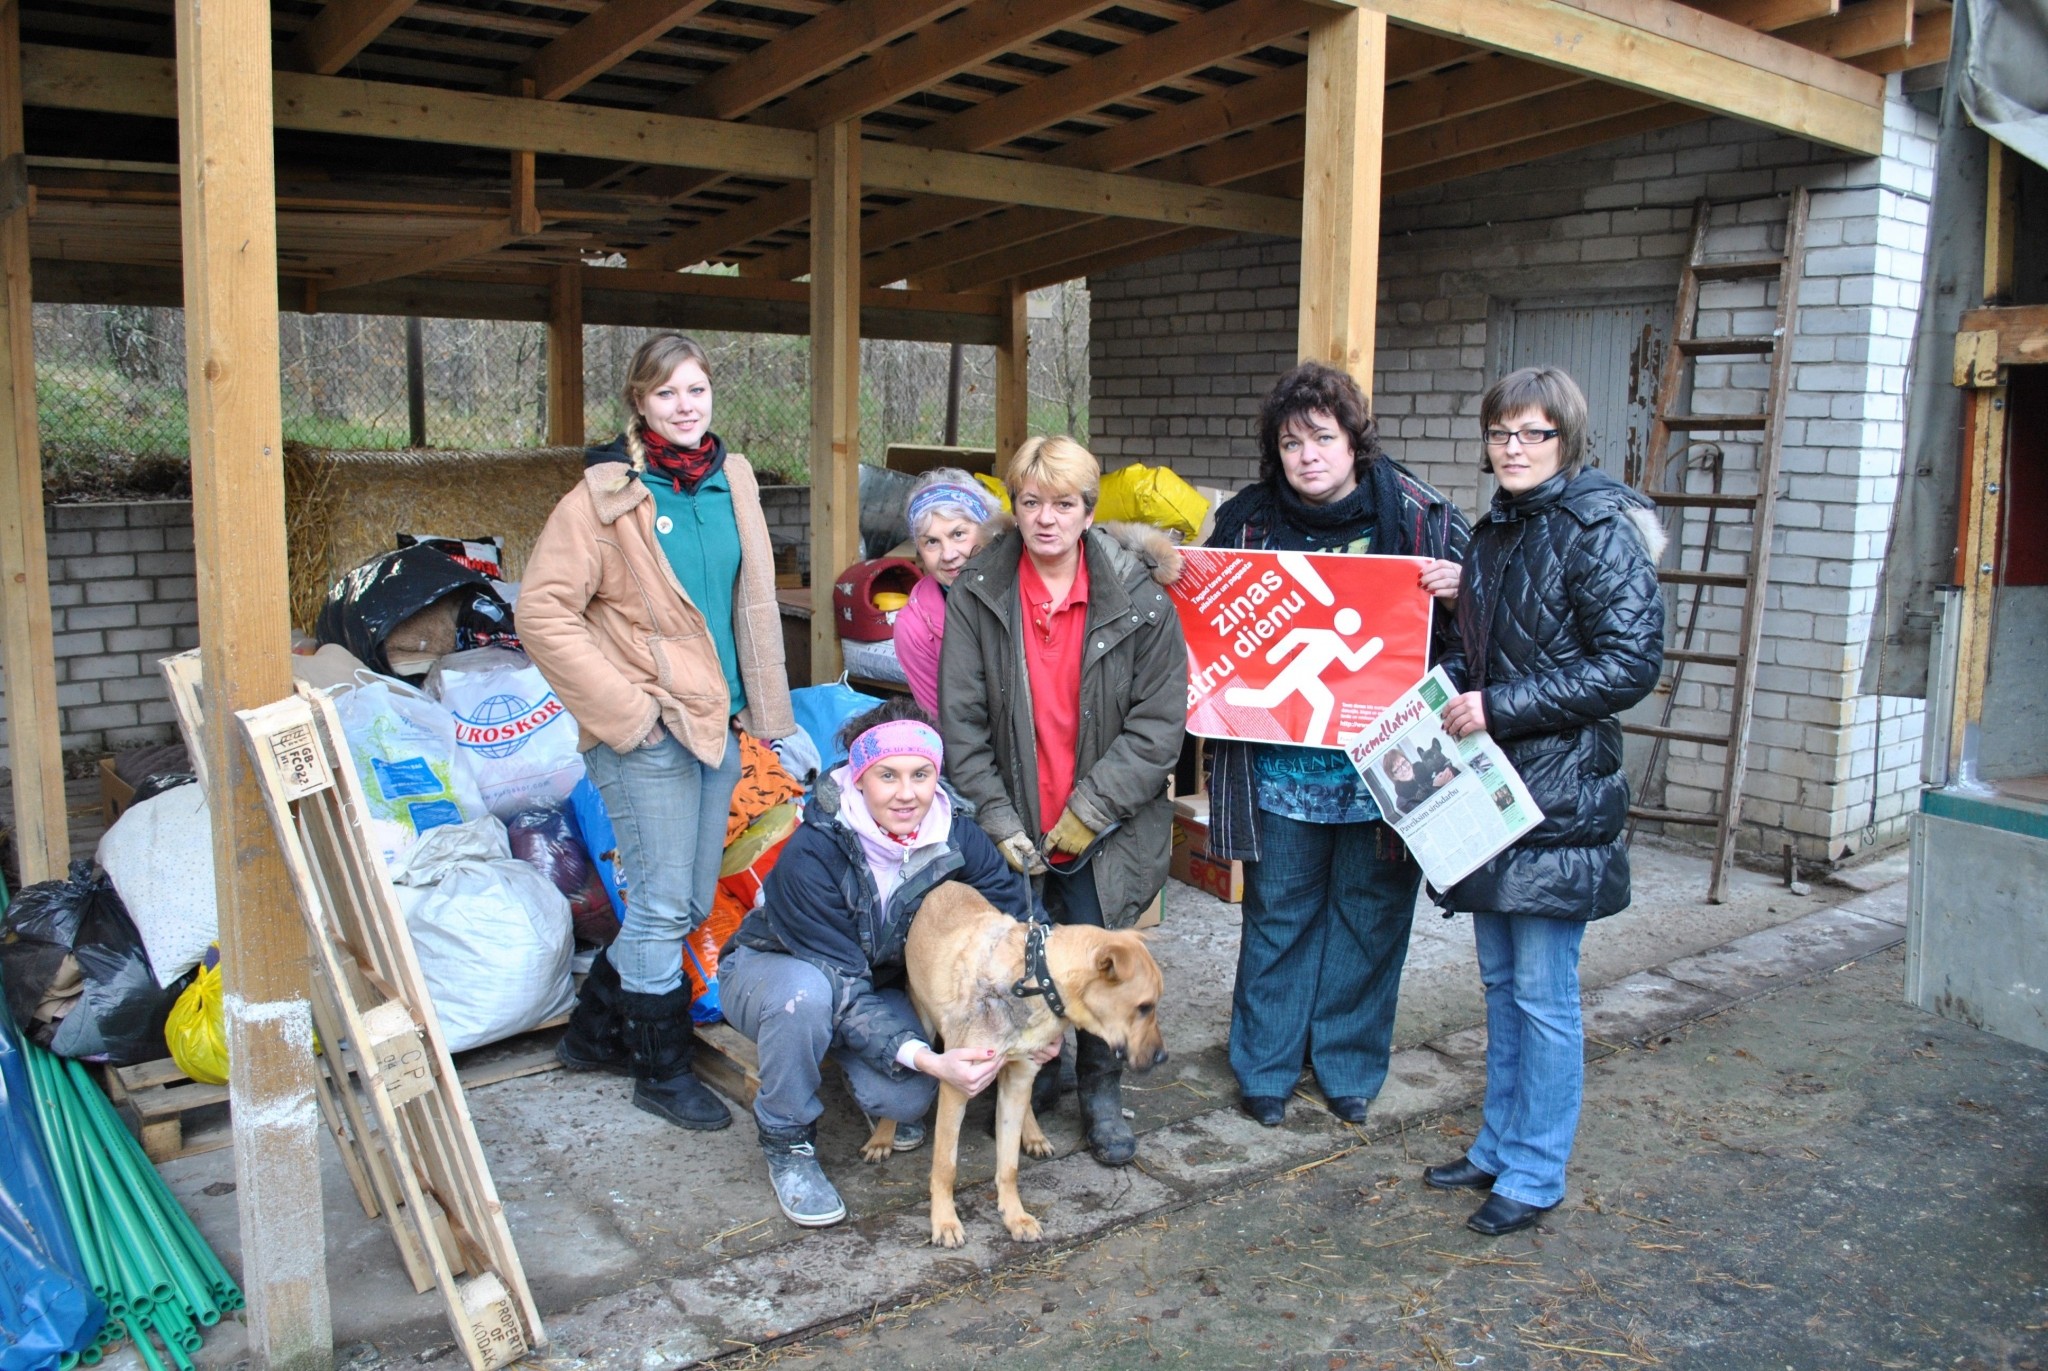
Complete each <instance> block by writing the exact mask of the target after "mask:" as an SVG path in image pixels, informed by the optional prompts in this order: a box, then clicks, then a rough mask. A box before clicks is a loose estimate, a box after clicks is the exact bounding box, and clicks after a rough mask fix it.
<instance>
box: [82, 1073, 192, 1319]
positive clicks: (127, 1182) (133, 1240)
mask: <svg viewBox="0 0 2048 1371" xmlns="http://www.w3.org/2000/svg"><path fill="white" fill-rule="evenodd" d="M65 1067H66V1068H67V1070H68V1071H69V1072H70V1075H71V1081H72V1088H73V1091H74V1093H75V1094H76V1097H77V1098H78V1100H79V1101H80V1103H81V1105H82V1106H83V1112H84V1114H85V1117H86V1122H87V1126H88V1127H89V1128H90V1129H91V1130H92V1132H93V1133H94V1134H95V1135H96V1137H97V1141H98V1143H99V1146H100V1150H101V1152H102V1153H104V1154H105V1155H106V1157H107V1159H108V1160H109V1161H111V1162H112V1163H113V1165H112V1167H111V1168H110V1170H111V1171H112V1173H113V1174H112V1175H111V1176H110V1177H109V1178H108V1182H109V1183H108V1184H107V1186H106V1189H107V1192H108V1197H109V1200H110V1204H109V1208H110V1209H111V1210H112V1211H113V1212H114V1214H115V1216H116V1222H117V1225H118V1226H117V1227H116V1229H115V1237H116V1240H117V1242H120V1243H124V1244H126V1245H127V1247H128V1249H129V1252H130V1255H131V1257H132V1259H133V1261H134V1265H135V1269H136V1274H137V1275H138V1276H139V1277H141V1278H142V1279H143V1280H145V1281H147V1282H148V1286H147V1291H148V1295H149V1301H150V1304H151V1305H152V1306H155V1305H158V1304H161V1303H163V1302H164V1301H166V1300H168V1299H170V1298H171V1294H172V1289H173V1287H172V1281H171V1275H170V1271H169V1269H168V1268H169V1262H168V1261H167V1260H166V1255H165V1253H164V1252H163V1250H162V1248H161V1247H160V1246H159V1245H158V1243H157V1242H156V1241H155V1232H156V1226H155V1225H153V1224H151V1223H150V1222H149V1214H148V1207H149V1206H148V1201H147V1198H146V1197H147V1196H148V1195H149V1190H150V1187H149V1183H148V1181H145V1180H144V1179H143V1177H141V1176H140V1175H138V1174H137V1172H136V1163H135V1161H134V1159H133V1158H132V1157H131V1156H130V1155H129V1153H128V1151H127V1149H126V1148H124V1147H123V1146H122V1145H121V1144H122V1142H123V1141H124V1140H129V1139H128V1130H127V1129H125V1128H123V1127H122V1126H121V1121H120V1120H119V1119H117V1118H115V1117H114V1111H113V1106H111V1105H109V1104H108V1103H107V1102H106V1098H105V1097H104V1096H102V1095H100V1093H99V1088H98V1087H97V1086H95V1085H93V1084H92V1081H91V1079H90V1078H89V1077H87V1076H86V1074H85V1069H84V1068H83V1067H81V1066H80V1065H79V1064H78V1063H77V1062H66V1063H65ZM155 1171H156V1168H154V1167H151V1168H150V1175H151V1178H152V1179H155V1180H156V1181H157V1183H158V1184H162V1181H161V1178H158V1177H156V1175H155ZM128 1293H129V1295H130V1296H131V1298H132V1297H133V1296H134V1295H136V1294H138V1293H141V1292H140V1291H139V1290H138V1289H136V1288H133V1287H131V1288H130V1290H129V1292H128Z"/></svg>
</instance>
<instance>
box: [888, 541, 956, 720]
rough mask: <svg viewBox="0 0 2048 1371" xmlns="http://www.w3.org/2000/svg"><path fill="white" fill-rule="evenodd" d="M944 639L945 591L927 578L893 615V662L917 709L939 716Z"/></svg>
mask: <svg viewBox="0 0 2048 1371" xmlns="http://www.w3.org/2000/svg"><path fill="white" fill-rule="evenodd" d="M945 636H946V592H945V591H944V590H943V589H941V588H940V586H939V583H938V581H937V579H936V578H934V577H931V576H927V577H925V578H924V579H923V580H921V581H919V582H918V583H917V584H916V585H915V586H913V587H911V591H910V603H909V604H907V605H905V606H903V608H902V609H901V610H900V611H898V613H897V615H896V660H897V662H898V663H899V664H900V665H901V666H902V667H903V674H904V675H905V676H907V677H909V678H910V695H911V698H912V699H914V700H916V701H917V707H918V708H919V709H921V710H923V711H924V712H925V713H927V714H929V715H931V716H932V717H933V718H934V719H936V718H938V717H939V644H940V643H941V642H942V641H944V639H945Z"/></svg>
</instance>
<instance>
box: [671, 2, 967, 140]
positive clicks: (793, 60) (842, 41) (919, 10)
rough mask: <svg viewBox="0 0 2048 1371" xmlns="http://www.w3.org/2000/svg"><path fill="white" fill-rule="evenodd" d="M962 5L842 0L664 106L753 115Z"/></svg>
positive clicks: (702, 113) (711, 115)
mask: <svg viewBox="0 0 2048 1371" xmlns="http://www.w3.org/2000/svg"><path fill="white" fill-rule="evenodd" d="M958 4H959V0H844V3H842V4H838V5H834V6H832V7H831V8H829V9H827V10H825V11H824V13H822V14H819V15H818V16H816V17H815V18H813V19H811V20H809V21H808V22H806V23H803V24H799V25H798V26H797V27H795V28H794V29H791V30H789V31H788V32H787V33H786V34H785V35H783V36H782V37H780V38H776V39H774V40H773V41H772V42H769V43H768V44H766V45H765V46H763V47H760V48H757V49H755V50H754V51H753V52H751V53H748V54H747V55H746V56H744V57H741V58H738V59H736V60H734V61H732V62H731V63H729V64H727V65H726V66H724V67H721V68H720V69H719V70H717V71H715V72H713V73H711V74H710V75H709V76H707V77H705V78H704V79H703V80H702V81H699V82H698V83H697V84H696V85H694V86H691V87H690V88H689V89H687V90H684V91H681V92H678V93H677V94H676V95H675V96H673V97H672V98H670V99H669V100H668V101H667V102H666V103H665V104H664V105H663V106H662V111H663V112H664V113H667V114H689V115H695V116H697V117H698V118H702V119H737V118H739V117H740V116H741V115H743V114H751V113H752V112H753V111H754V110H757V109H759V108H760V107H761V106H762V105H765V104H767V103H769V102H770V101H773V100H779V99H781V98H782V97H783V96H785V95H788V94H789V93H790V92H791V91H794V90H796V89H798V88H799V87H801V86H804V85H806V84H808V83H809V82H811V81H814V80H816V79H817V78H818V77H820V76H822V75H824V74H825V73H827V72H829V71H832V70H834V69H835V68H837V67H839V66H841V65H843V64H844V63H846V62H848V61H851V60H852V59H854V58H857V57H862V56H865V55H866V54H868V53H870V52H873V51H874V50H875V49H876V48H879V47H881V46H883V45H884V44H886V43H892V42H894V41H896V40H897V39H898V38H901V37H902V36H903V35H905V34H907V33H909V32H911V31H912V30H914V29H916V28H918V27H919V26H920V25H923V24H926V23H929V22H930V21H931V20H933V19H936V18H937V17H938V16H939V15H941V14H944V13H945V12H946V11H947V10H949V9H953V8H957V7H958Z"/></svg>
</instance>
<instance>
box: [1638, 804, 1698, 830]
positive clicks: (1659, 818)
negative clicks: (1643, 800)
mask: <svg viewBox="0 0 2048 1371" xmlns="http://www.w3.org/2000/svg"><path fill="white" fill-rule="evenodd" d="M1628 816H1629V818H1631V819H1648V820H1650V821H1651V822H1653V823H1661V824H1699V825H1701V826H1702V827H1705V828H1712V827H1714V826H1715V825H1716V824H1718V823H1720V822H1721V816H1720V815H1719V814H1695V813H1693V812H1692V811H1691V810H1689V809H1651V808H1649V807H1648V806H1646V805H1630V806H1629V807H1628Z"/></svg>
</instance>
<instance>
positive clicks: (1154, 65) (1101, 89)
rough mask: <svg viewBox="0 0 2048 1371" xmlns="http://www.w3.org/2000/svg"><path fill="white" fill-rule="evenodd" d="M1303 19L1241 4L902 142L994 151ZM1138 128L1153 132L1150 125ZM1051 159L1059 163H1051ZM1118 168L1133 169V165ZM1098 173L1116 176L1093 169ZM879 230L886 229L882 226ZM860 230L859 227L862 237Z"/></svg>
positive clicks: (954, 206) (684, 234)
mask: <svg viewBox="0 0 2048 1371" xmlns="http://www.w3.org/2000/svg"><path fill="white" fill-rule="evenodd" d="M1308 14H1309V11H1308V10H1307V8H1306V7H1305V6H1304V5H1302V4H1301V3H1300V0H1239V2H1238V3H1236V4H1231V5H1225V6H1223V7H1222V8H1221V9H1217V10H1212V11H1210V12H1209V13H1208V14H1205V15H1201V16H1199V17H1197V18H1194V19H1190V20H1188V21H1186V22H1185V23H1183V24H1180V25H1177V26H1176V27H1174V28H1172V29H1168V30H1166V31H1164V32H1162V33H1160V34H1157V35H1155V36H1154V37H1152V38H1150V39H1145V40H1142V41H1138V40H1134V41H1132V42H1131V43H1129V44H1126V45H1125V46H1124V47H1122V48H1118V49H1117V50H1115V51H1114V52H1111V53H1107V54H1105V55H1104V56H1102V57H1098V58H1093V59H1090V60H1087V61H1082V62H1076V63H1075V64H1074V65H1073V66H1071V67H1068V68H1067V69H1066V70H1065V71H1063V72H1059V73H1057V74H1056V75H1053V76H1049V77H1047V78H1046V79H1044V80H1043V81H1038V82H1034V83H1032V84H1030V85H1026V86H1021V87H1019V88H1018V89H1017V90H1014V91H1011V92H1009V93H1008V94H1006V95H1000V96H997V97H996V98H995V99H993V100H990V101H988V102H986V103H985V104H982V105H978V106H975V107H974V108H972V109H969V110H965V111H963V112H961V113H960V114H957V115H954V116H952V117H951V118H948V119H944V120H941V121H939V122H938V123H936V124H934V125H933V126H932V127H931V128H929V129H923V130H919V131H918V132H916V133H912V134H910V135H908V136H907V137H906V138H905V139H904V140H903V141H904V142H906V143H912V144H917V145H919V146H924V147H934V148H943V149H950V150H956V151H963V152H979V151H982V150H984V149H987V148H991V147H996V146H1000V145H1001V144H1003V143H1006V142H1009V141H1010V140H1011V139H1013V138H1017V137H1020V136H1021V135H1023V134H1026V133H1031V132H1035V131H1036V130H1038V129H1040V128H1043V127H1045V126H1046V125H1047V124H1050V123H1055V122H1058V120H1060V119H1062V118H1065V117H1067V116H1068V115H1070V114H1072V113H1073V112H1074V111H1075V110H1077V109H1094V108H1096V107H1098V106H1100V105H1103V104H1106V103H1108V102H1110V101H1112V100H1115V99H1118V98H1119V97H1121V96H1124V95H1127V94H1128V93H1129V92H1130V91H1131V90H1134V89H1142V88H1144V87H1145V86H1149V85H1154V84H1157V83H1158V82H1159V81H1163V80H1167V79H1170V78H1171V77H1173V76H1177V75H1181V74H1183V73H1185V72H1187V71H1189V70H1193V69H1196V68H1199V67H1201V66H1203V65H1206V64H1207V63H1209V62H1212V61H1214V60H1216V59H1217V58H1219V57H1222V56H1226V55H1230V54H1233V53H1238V52H1242V51H1244V50H1245V49H1246V48H1248V47H1257V46H1259V45H1260V44H1262V43H1264V42H1267V41H1270V40H1271V39H1272V38H1275V37H1279V36H1281V35H1283V34H1289V33H1293V32H1296V31H1297V30H1299V29H1300V28H1302V27H1304V26H1306V24H1307V22H1308ZM806 27H808V26H806ZM1261 79H1262V80H1263V79H1265V78H1261ZM1249 84H1254V85H1256V84H1259V82H1257V81H1254V82H1252V83H1249ZM1300 84H1302V82H1301V78H1300V76H1299V75H1298V74H1297V75H1296V76H1295V77H1294V78H1293V79H1292V80H1291V81H1288V80H1283V81H1282V82H1281V83H1280V84H1279V86H1278V89H1279V90H1280V91H1282V92H1285V91H1288V90H1290V89H1291V88H1292V87H1293V86H1295V85H1300ZM1283 102H1284V101H1283ZM1194 103H1197V104H1200V103H1206V102H1202V101H1197V102H1194ZM1158 117H1159V116H1152V118H1158ZM1135 122H1137V123H1140V124H1150V123H1151V122H1152V119H1151V118H1148V119H1143V120H1138V121H1135ZM1098 136H1100V135H1098ZM1081 141H1092V140H1081ZM1049 160H1058V158H1057V155H1055V157H1054V158H1053V159H1049ZM1124 165H1129V162H1128V161H1126V162H1125V163H1124ZM1098 169H1104V170H1113V169H1120V168H1116V167H1100V166H1098ZM1169 179H1171V178H1169ZM977 208H978V206H977V205H976V204H975V202H972V201H954V202H951V204H949V205H948V206H946V207H944V208H940V209H937V210H936V211H934V209H933V208H932V207H931V206H929V205H927V206H926V207H925V214H926V215H927V216H929V215H931V214H932V213H934V212H936V213H937V214H939V215H943V216H947V217H944V218H942V219H940V220H939V221H938V222H936V223H933V224H931V227H932V228H938V227H944V226H945V224H947V223H952V222H957V221H958V220H959V219H961V218H964V217H967V216H969V215H971V214H973V213H974V212H975V211H976V209H977ZM808 215H809V194H808V191H806V190H805V189H804V188H803V187H799V186H792V187H787V188H785V189H783V190H781V191H775V192H770V193H769V194H767V195H764V196H761V197H760V198H759V199H757V200H755V201H753V202H752V203H750V204H748V205H745V206H742V207H741V208H739V209H736V210H732V211H730V212H728V213H725V214H721V215H719V216H717V217H716V218H714V219H710V220H707V221H705V222H704V223H702V224H699V225H697V226H695V227H693V228H690V229H685V230H682V231H680V232H678V233H677V234H675V235H674V236H673V237H672V238H670V239H666V240H664V241H662V242H660V243H656V244H653V245H650V246H649V247H648V248H647V249H645V250H643V251H642V252H640V253H638V254H635V257H634V263H635V265H645V266H666V267H683V266H689V265H692V264H694V263H696V262H701V261H704V260H706V259H708V258H711V257H713V256H716V255H717V254H719V253H720V252H721V251H723V250H725V249H728V248H735V247H740V246H743V245H744V244H746V243H749V242H752V241H753V240H754V239H756V238H760V237H762V236H764V235H766V234H770V233H774V232H776V231H778V230H780V229H785V228H789V227H791V226H792V225H795V224H798V223H801V222H803V220H804V219H805V218H807V217H808ZM884 227H885V229H886V228H887V226H886V225H885V226H884ZM866 231H867V225H866V224H865V223H864V224H863V232H864V233H865V232H866ZM923 231H930V230H929V229H926V230H923ZM899 236H901V235H899ZM799 249H800V250H790V251H787V252H780V251H778V252H776V253H772V254H769V256H771V257H773V259H774V269H773V270H772V271H769V270H764V269H762V268H758V267H757V268H754V269H753V270H751V271H748V274H749V275H764V276H767V275H772V276H774V277H776V278H777V279H786V278H788V277H795V276H801V275H803V274H804V273H805V272H807V271H809V270H810V259H809V249H808V248H807V247H802V246H801V245H799ZM864 279H866V280H868V281H870V282H871V283H875V284H881V283H882V282H881V281H879V280H878V279H877V278H876V277H875V276H874V275H873V274H872V273H867V274H866V275H865V276H864ZM887 279H889V280H894V279H896V278H894V277H890V278H887Z"/></svg>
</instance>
